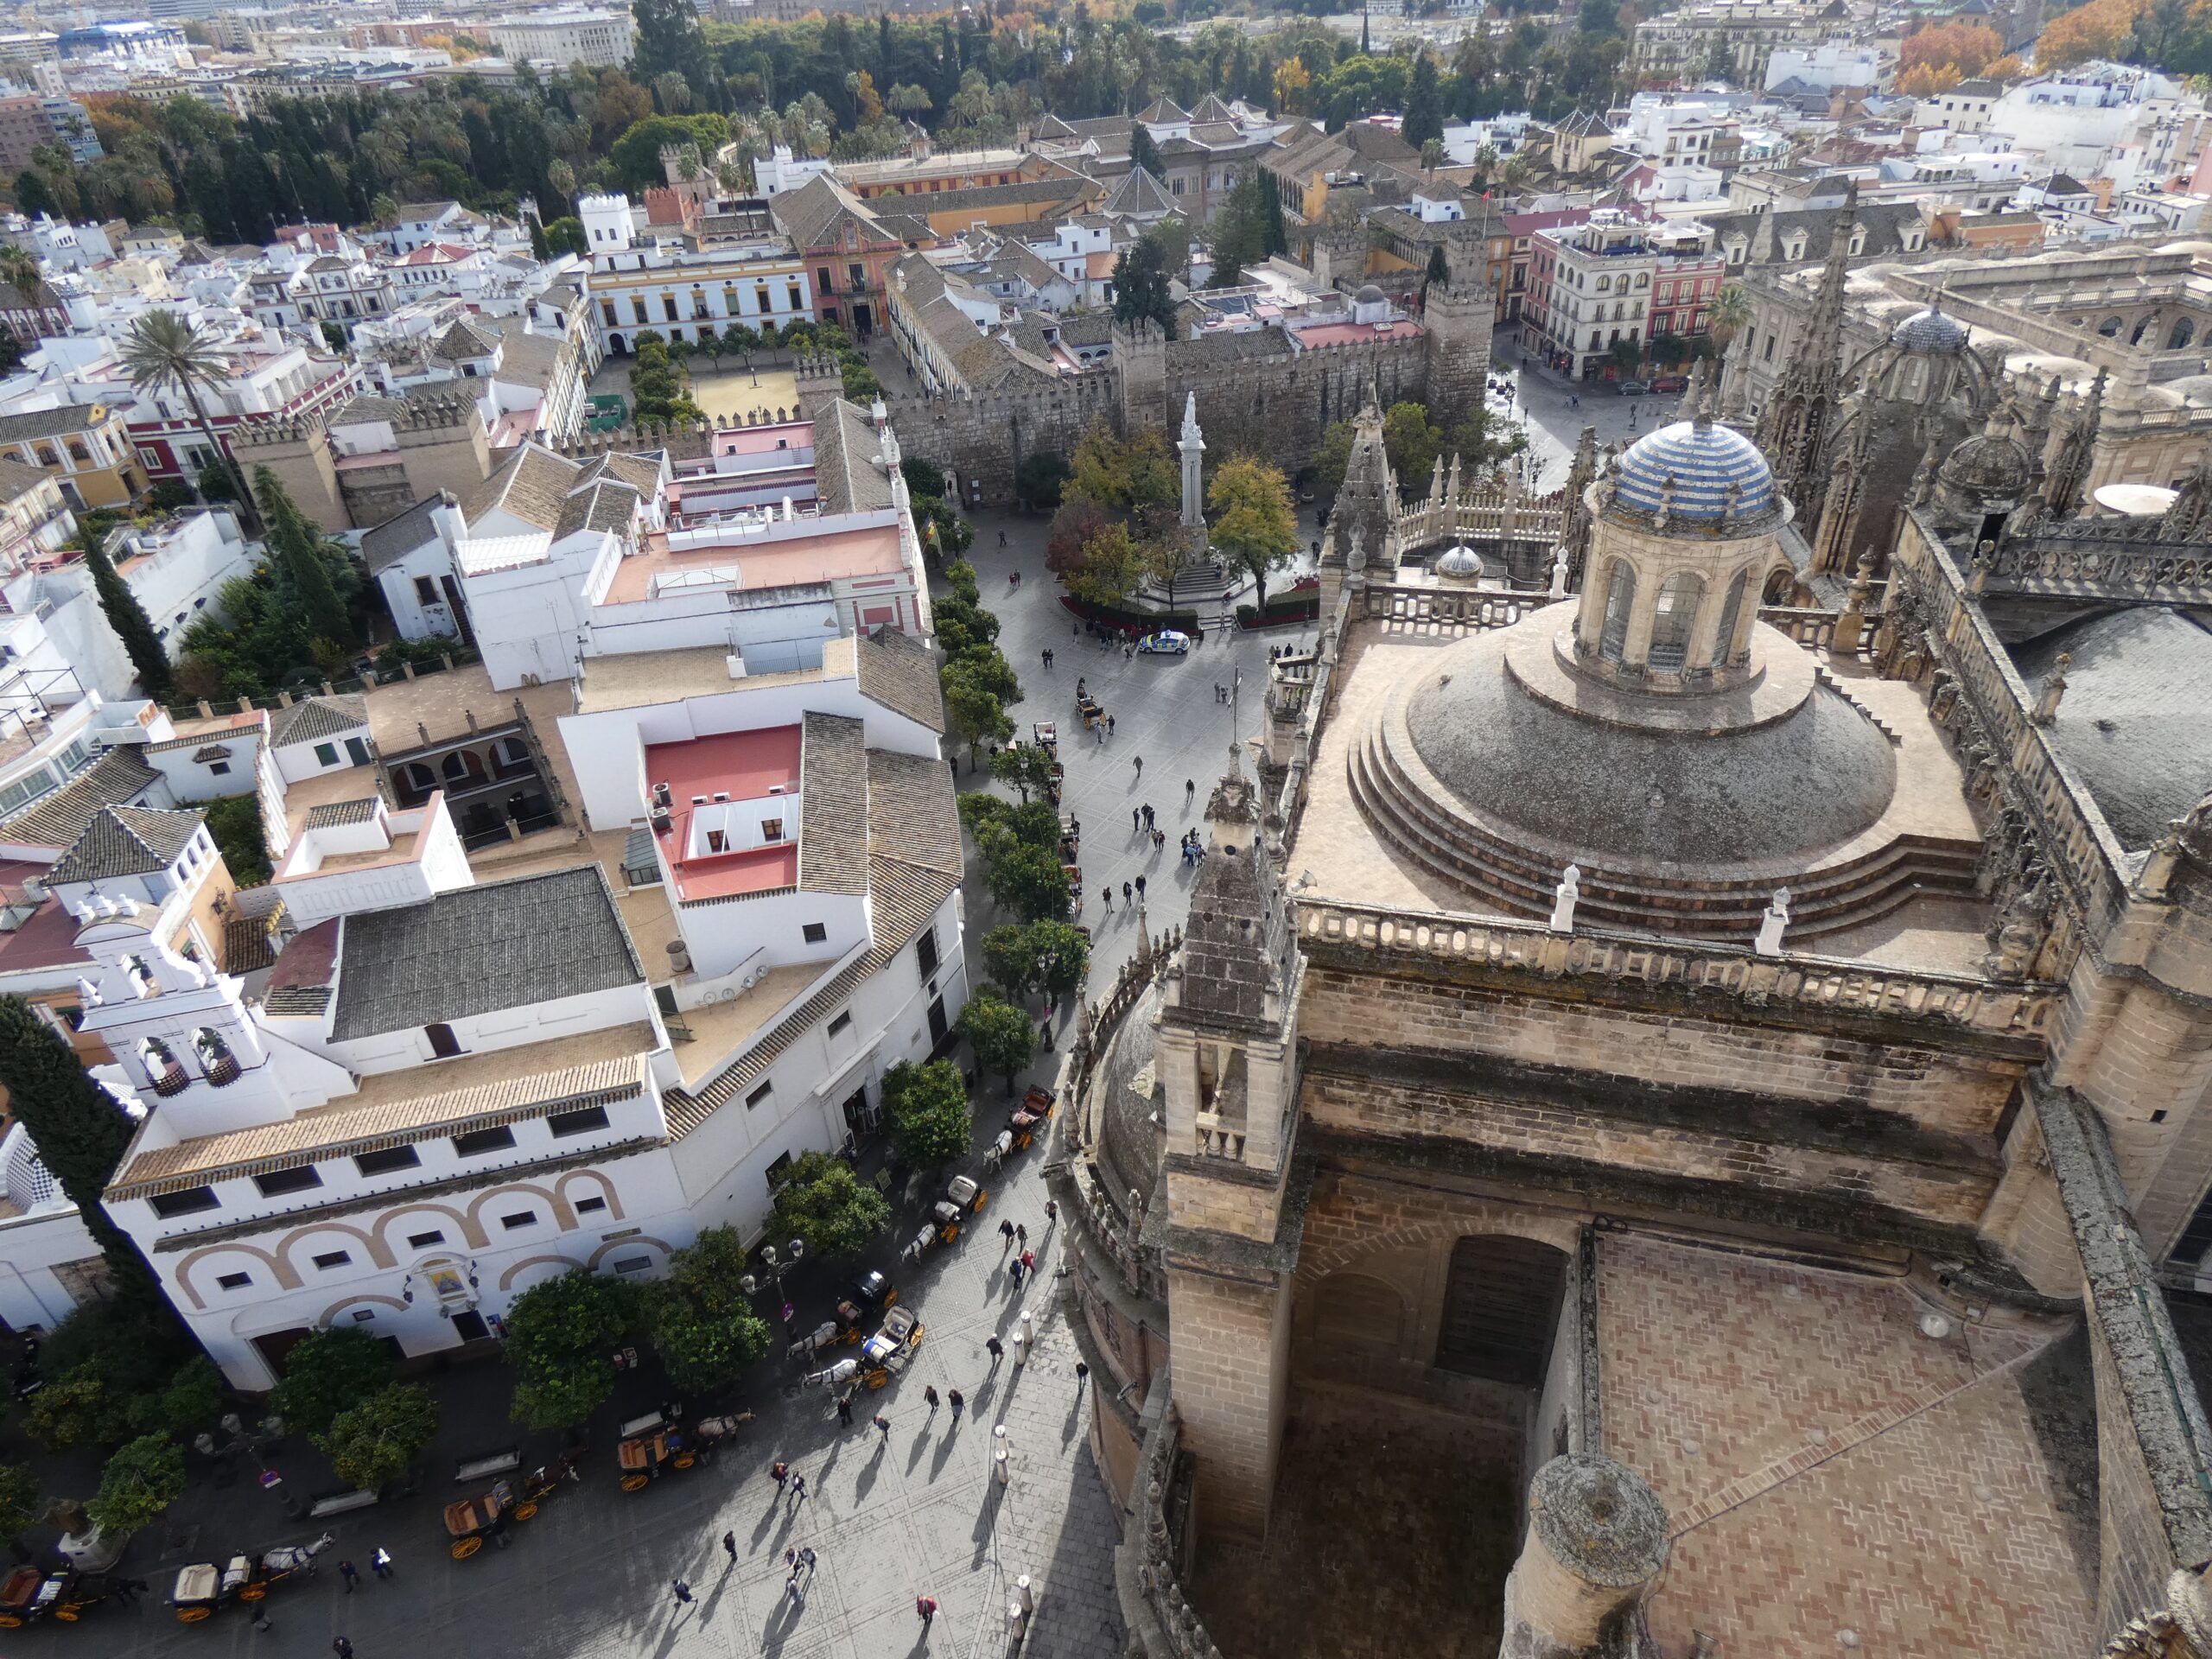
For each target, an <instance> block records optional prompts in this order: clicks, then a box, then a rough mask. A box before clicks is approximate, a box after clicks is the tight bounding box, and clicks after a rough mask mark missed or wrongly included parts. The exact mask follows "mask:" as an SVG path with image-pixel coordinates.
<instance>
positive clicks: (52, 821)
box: [0, 747, 162, 848]
mask: <svg viewBox="0 0 2212 1659" xmlns="http://www.w3.org/2000/svg"><path fill="white" fill-rule="evenodd" d="M161 776H162V774H161V773H160V772H156V771H155V770H154V769H153V768H152V767H151V766H148V765H147V764H146V762H145V760H144V758H143V756H142V755H141V754H140V753H138V751H137V748H136V747H124V748H119V749H110V750H109V751H108V752H107V753H105V754H104V755H102V756H101V757H100V758H99V760H95V761H93V762H92V765H91V766H88V767H86V769H85V770H84V771H83V772H79V773H78V774H77V775H76V776H75V777H74V778H72V779H70V780H69V781H68V782H67V783H66V784H64V785H62V786H61V787H60V789H57V790H55V791H54V793H53V794H51V795H48V797H46V798H45V799H43V800H41V801H35V802H33V803H32V804H30V805H29V806H27V807H25V808H24V809H23V810H22V811H20V812H18V813H16V815H15V817H11V818H5V819H0V841H9V842H19V843H21V844H22V845H25V846H30V847H56V848H60V847H67V845H68V844H69V843H70V842H73V841H74V840H76V839H77V837H78V836H80V835H82V834H83V833H84V831H85V826H86V824H88V823H91V822H92V815H93V814H94V813H96V812H98V811H99V810H100V809H101V808H102V807H105V806H122V805H127V804H130V802H132V801H135V800H137V798H138V797H139V796H141V795H143V794H144V793H145V792H146V791H147V789H148V788H149V786H150V785H154V784H156V783H158V782H160V781H161Z"/></svg>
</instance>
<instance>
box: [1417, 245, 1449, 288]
mask: <svg viewBox="0 0 2212 1659" xmlns="http://www.w3.org/2000/svg"><path fill="white" fill-rule="evenodd" d="M1451 280H1452V262H1451V261H1450V260H1449V259H1447V258H1446V257H1445V255H1444V245H1443V244H1442V243H1441V242H1440V243H1438V244H1437V245H1435V246H1434V247H1433V248H1431V249H1430V250H1429V251H1428V264H1427V268H1426V269H1425V270H1422V272H1421V286H1422V287H1423V288H1424V289H1426V288H1427V287H1429V286H1430V285H1431V284H1432V283H1449V282H1450V281H1451Z"/></svg>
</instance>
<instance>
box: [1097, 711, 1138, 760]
mask: <svg viewBox="0 0 2212 1659" xmlns="http://www.w3.org/2000/svg"><path fill="white" fill-rule="evenodd" d="M1106 735H1107V736H1109V737H1111V736H1113V735H1114V716H1113V715H1107V716H1106ZM1137 770H1138V771H1139V772H1142V771H1143V770H1144V762H1143V761H1141V760H1140V761H1138V762H1137Z"/></svg>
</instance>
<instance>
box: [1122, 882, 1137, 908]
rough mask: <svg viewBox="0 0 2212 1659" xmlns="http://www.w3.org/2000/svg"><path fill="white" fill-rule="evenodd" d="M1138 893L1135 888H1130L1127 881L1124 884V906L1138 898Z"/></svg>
mask: <svg viewBox="0 0 2212 1659" xmlns="http://www.w3.org/2000/svg"><path fill="white" fill-rule="evenodd" d="M1136 893H1137V890H1136V889H1135V887H1131V886H1130V885H1129V884H1128V882H1126V881H1124V882H1122V904H1124V905H1127V904H1128V903H1129V901H1130V900H1131V899H1135V897H1136Z"/></svg>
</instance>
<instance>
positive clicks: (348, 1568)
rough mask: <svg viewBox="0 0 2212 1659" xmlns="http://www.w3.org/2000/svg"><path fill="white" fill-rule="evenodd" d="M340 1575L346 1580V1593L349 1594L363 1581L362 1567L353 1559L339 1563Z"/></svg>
mask: <svg viewBox="0 0 2212 1659" xmlns="http://www.w3.org/2000/svg"><path fill="white" fill-rule="evenodd" d="M338 1576H339V1577H340V1578H341V1579H343V1580H346V1594H347V1595H349V1596H350V1595H352V1594H353V1590H354V1587H355V1586H357V1585H359V1583H360V1582H361V1573H360V1569H359V1567H355V1566H354V1565H353V1562H351V1561H340V1562H339V1563H338Z"/></svg>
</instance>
